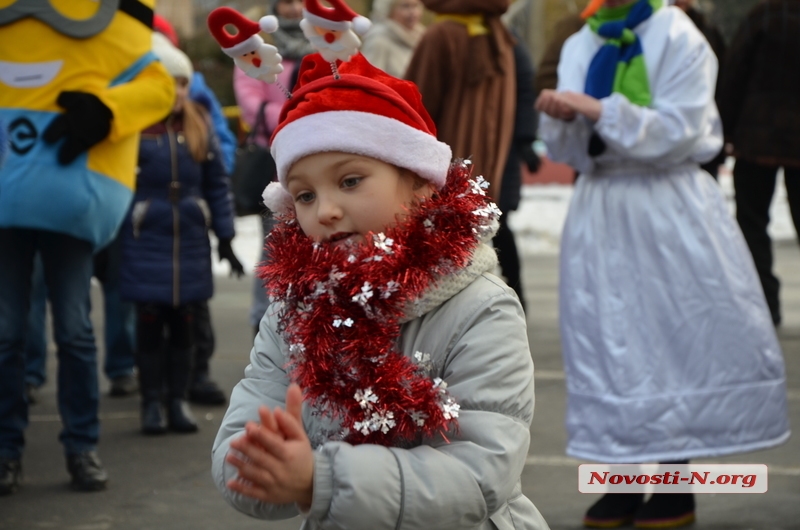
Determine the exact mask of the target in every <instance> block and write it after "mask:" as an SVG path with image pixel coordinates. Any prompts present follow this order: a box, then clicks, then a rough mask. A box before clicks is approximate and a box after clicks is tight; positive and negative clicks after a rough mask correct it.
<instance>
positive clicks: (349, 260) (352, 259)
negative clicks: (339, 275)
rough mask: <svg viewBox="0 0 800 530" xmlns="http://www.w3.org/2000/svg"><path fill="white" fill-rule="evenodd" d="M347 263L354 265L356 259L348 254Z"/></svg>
mask: <svg viewBox="0 0 800 530" xmlns="http://www.w3.org/2000/svg"><path fill="white" fill-rule="evenodd" d="M347 262H348V263H355V262H356V257H355V256H354V255H353V254H350V255H349V256H347Z"/></svg>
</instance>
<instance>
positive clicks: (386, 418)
mask: <svg viewBox="0 0 800 530" xmlns="http://www.w3.org/2000/svg"><path fill="white" fill-rule="evenodd" d="M395 425H397V424H396V423H395V421H394V412H386V413H385V414H381V413H378V412H373V413H372V427H371V428H372V429H373V430H376V431H377V430H378V429H380V430H381V432H382V433H383V434H386V433H387V432H389V429H391V428H392V427H394V426H395Z"/></svg>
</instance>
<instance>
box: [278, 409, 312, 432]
mask: <svg viewBox="0 0 800 530" xmlns="http://www.w3.org/2000/svg"><path fill="white" fill-rule="evenodd" d="M275 420H276V421H277V422H278V427H279V428H280V430H281V432H283V434H284V435H285V436H286V439H287V440H305V439H306V431H305V428H303V420H302V419H298V418H295V417H294V416H292V415H291V414H289V413H287V412H284V411H282V410H280V409H277V410H275Z"/></svg>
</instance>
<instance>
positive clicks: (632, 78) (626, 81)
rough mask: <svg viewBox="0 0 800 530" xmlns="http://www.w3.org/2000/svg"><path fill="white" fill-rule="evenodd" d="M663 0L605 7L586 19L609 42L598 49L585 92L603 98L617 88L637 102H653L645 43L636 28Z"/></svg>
mask: <svg viewBox="0 0 800 530" xmlns="http://www.w3.org/2000/svg"><path fill="white" fill-rule="evenodd" d="M662 4H663V0H639V1H638V2H635V3H633V4H628V5H625V6H620V7H612V8H609V7H602V8H600V9H599V10H598V11H597V13H595V14H594V15H592V16H591V17H589V19H588V20H587V21H586V23H587V24H589V27H590V28H591V29H592V31H594V32H595V33H597V34H598V35H599V36H601V37H603V38H604V39H606V43H605V44H604V45H603V46H602V47H601V48H600V49H599V50H598V51H597V53H596V54H595V56H594V58H593V59H592V62H591V64H590V65H589V72H588V74H587V76H586V86H585V88H584V92H586V94H588V95H590V96H592V97H595V98H597V99H602V98H605V97H608V96H610V95H611V94H612V93H614V92H617V93H620V94H622V95H623V96H625V97H626V98H628V101H630V102H631V103H633V104H635V105H641V106H644V107H646V106H649V105H650V103H651V102H652V95H651V94H650V82H649V81H648V78H647V66H646V65H645V61H644V56H643V55H642V43H641V41H640V40H639V36H638V35H637V34H636V33H634V31H633V29H634V28H635V27H636V26H638V25H639V24H641V23H642V22H644V21H645V20H647V19H648V18H650V15H652V14H653V13H654V12H655V11H656V10H657V9H658V8H659V7H661V6H662Z"/></svg>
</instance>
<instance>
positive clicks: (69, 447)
mask: <svg viewBox="0 0 800 530" xmlns="http://www.w3.org/2000/svg"><path fill="white" fill-rule="evenodd" d="M154 2H155V0H17V1H16V2H10V3H9V2H3V5H5V7H2V8H0V49H2V50H3V54H2V59H1V60H0V122H5V123H6V125H7V127H8V134H9V150H8V157H7V160H6V162H5V165H4V166H3V167H2V169H0V270H2V271H3V274H2V276H0V494H3V493H12V492H13V491H14V490H15V489H16V487H17V486H18V485H19V476H20V470H19V461H20V457H21V453H22V449H23V446H24V438H23V430H24V428H25V426H26V425H27V417H28V404H27V403H26V401H25V397H24V374H23V372H24V368H23V364H24V363H23V341H24V330H25V315H27V312H28V307H29V302H30V279H31V270H32V263H33V255H34V254H35V253H36V252H37V251H38V252H40V253H41V255H42V259H43V261H44V268H45V278H46V282H47V287H48V291H49V294H50V300H51V303H52V309H53V319H54V328H55V339H56V343H57V344H58V356H59V367H58V370H59V373H58V382H59V389H58V400H59V411H60V413H61V417H62V420H63V431H62V433H61V435H60V440H61V442H62V443H63V444H64V448H65V452H66V454H67V466H68V469H69V471H70V474H71V475H72V480H73V485H74V486H76V487H78V488H79V489H100V488H102V487H105V482H106V476H105V471H103V469H102V466H101V464H100V462H99V460H98V459H97V456H96V453H95V448H96V445H97V440H98V436H99V421H98V417H97V409H98V388H97V386H98V384H97V360H96V356H97V355H96V354H97V350H96V347H95V341H94V334H93V331H92V327H91V322H90V320H89V309H90V308H89V281H90V278H91V275H92V254H93V253H94V252H96V251H98V250H99V249H101V248H102V247H103V246H104V245H106V244H107V243H108V242H109V241H111V240H112V239H113V237H114V236H115V234H116V232H117V230H118V228H119V226H120V224H121V222H122V219H123V218H124V216H125V213H126V212H127V209H128V206H129V204H130V200H131V197H132V191H133V190H132V188H133V186H134V183H135V168H136V157H137V151H138V144H139V135H138V133H139V131H140V130H142V129H144V128H145V127H147V126H149V125H150V124H152V123H154V122H157V121H158V120H160V119H161V118H163V117H164V116H165V115H166V114H168V113H169V111H170V109H171V107H172V103H173V100H174V82H173V80H172V77H171V76H170V75H169V74H168V73H167V72H166V70H165V69H164V68H163V67H162V66H161V65H160V64H159V63H158V62H157V61H156V59H155V56H154V55H153V54H152V53H151V52H150V42H151V38H150V36H151V33H152V21H153V5H154ZM23 42H28V43H31V42H32V43H35V45H21V44H20V43H23Z"/></svg>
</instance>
